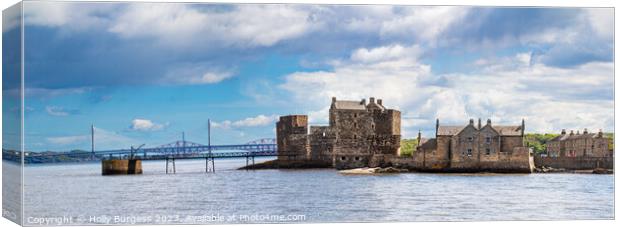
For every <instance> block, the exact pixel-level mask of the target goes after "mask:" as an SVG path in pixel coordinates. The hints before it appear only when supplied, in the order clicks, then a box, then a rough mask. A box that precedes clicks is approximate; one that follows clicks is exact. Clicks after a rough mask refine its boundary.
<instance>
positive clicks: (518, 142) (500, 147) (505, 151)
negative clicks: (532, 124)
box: [414, 119, 533, 172]
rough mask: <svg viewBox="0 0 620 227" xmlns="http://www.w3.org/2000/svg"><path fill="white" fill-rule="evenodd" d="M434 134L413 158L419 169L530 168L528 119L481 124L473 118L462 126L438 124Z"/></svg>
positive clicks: (488, 121)
mask: <svg viewBox="0 0 620 227" xmlns="http://www.w3.org/2000/svg"><path fill="white" fill-rule="evenodd" d="M435 131H436V133H435V138H434V139H429V140H426V141H423V140H422V139H421V138H420V136H418V139H419V140H420V142H421V143H420V145H419V146H418V148H417V152H415V155H414V159H415V160H416V161H417V162H421V163H420V164H418V166H420V169H426V170H450V171H498V172H501V171H505V172H531V168H532V166H533V164H532V161H531V158H530V157H531V155H530V152H531V150H530V149H529V148H527V147H526V146H525V145H524V131H525V122H524V121H522V122H521V125H510V126H502V125H492V124H491V120H487V123H486V124H485V125H482V124H481V121H480V119H478V125H475V124H474V120H473V119H470V120H469V124H467V125H463V126H443V125H439V120H437V124H436V127H435Z"/></svg>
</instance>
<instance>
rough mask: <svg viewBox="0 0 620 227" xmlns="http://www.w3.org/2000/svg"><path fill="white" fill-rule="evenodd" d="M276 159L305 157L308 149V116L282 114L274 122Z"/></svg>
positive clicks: (284, 159) (285, 159) (301, 158)
mask: <svg viewBox="0 0 620 227" xmlns="http://www.w3.org/2000/svg"><path fill="white" fill-rule="evenodd" d="M276 142H277V145H278V160H280V161H287V160H303V159H307V158H308V155H309V151H310V149H309V148H310V146H309V140H308V116H306V115H290V116H282V117H280V120H279V121H278V122H277V123H276Z"/></svg>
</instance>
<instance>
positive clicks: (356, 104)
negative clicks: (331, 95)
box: [334, 101, 366, 110]
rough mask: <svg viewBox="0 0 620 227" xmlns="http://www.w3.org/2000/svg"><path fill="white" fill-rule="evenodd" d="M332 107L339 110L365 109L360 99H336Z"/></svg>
mask: <svg viewBox="0 0 620 227" xmlns="http://www.w3.org/2000/svg"><path fill="white" fill-rule="evenodd" d="M334 107H335V108H336V109H339V110H366V106H365V105H364V103H362V102H360V101H336V102H334Z"/></svg>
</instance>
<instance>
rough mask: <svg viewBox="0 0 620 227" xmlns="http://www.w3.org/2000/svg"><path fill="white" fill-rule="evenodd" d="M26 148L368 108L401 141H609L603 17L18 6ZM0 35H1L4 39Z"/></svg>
mask: <svg viewBox="0 0 620 227" xmlns="http://www.w3.org/2000/svg"><path fill="white" fill-rule="evenodd" d="M24 14H25V17H24V22H25V44H26V49H25V67H26V71H25V79H26V84H25V87H26V102H25V106H26V107H25V112H26V125H25V130H26V149H27V150H35V151H41V150H70V149H89V147H90V145H89V135H88V133H89V130H90V125H91V124H94V125H95V127H96V132H97V133H96V134H97V138H98V140H97V144H96V147H97V148H98V149H114V148H127V147H129V146H130V145H139V144H142V143H146V144H147V146H157V145H161V144H164V143H167V142H172V141H174V140H177V139H179V138H180V136H181V133H182V132H185V133H186V137H187V139H188V140H190V141H194V142H198V143H206V141H207V137H206V132H207V119H209V118H210V119H211V120H212V121H213V122H214V123H213V137H212V141H213V143H215V144H231V143H245V142H248V141H252V140H255V139H259V138H265V137H269V138H273V137H275V132H274V124H275V121H276V120H277V117H278V116H280V115H287V114H309V115H310V119H311V122H312V123H313V124H326V123H327V108H328V105H329V102H330V100H331V98H330V97H332V96H337V97H338V98H339V99H354V100H360V99H362V98H366V99H367V98H368V97H371V96H373V97H377V98H382V99H383V100H384V104H385V105H386V106H388V107H390V108H397V109H400V110H401V111H402V115H403V121H402V127H403V136H404V137H414V136H415V134H416V133H417V131H418V130H422V131H423V134H424V135H425V136H431V135H432V134H433V133H434V132H433V129H434V122H435V119H436V118H439V119H440V121H441V123H442V124H444V123H445V124H465V123H467V122H468V119H469V118H479V117H480V118H483V119H487V118H491V119H492V120H493V122H494V123H497V124H518V123H520V120H521V119H522V118H524V119H525V120H526V127H527V131H528V132H557V131H559V130H561V129H562V128H567V129H574V130H577V129H581V130H583V128H586V127H587V128H589V129H590V130H591V131H592V130H593V129H594V130H598V129H603V130H605V131H612V130H613V121H614V120H613V70H614V66H613V9H611V8H596V9H594V8H493V7H419V6H372V5H358V6H344V5H342V6H339V5H277V4H272V5H252V4H245V5H228V4H174V3H92V2H91V3H71V2H53V3H46V2H26V3H24ZM14 29H15V27H13V28H11V27H8V28H6V27H5V29H4V31H3V32H4V33H5V34H6V33H8V32H11V31H12V30H14Z"/></svg>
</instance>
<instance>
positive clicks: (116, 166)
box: [101, 159, 142, 175]
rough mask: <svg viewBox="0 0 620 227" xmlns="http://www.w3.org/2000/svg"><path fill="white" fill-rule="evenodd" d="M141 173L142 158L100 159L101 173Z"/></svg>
mask: <svg viewBox="0 0 620 227" xmlns="http://www.w3.org/2000/svg"><path fill="white" fill-rule="evenodd" d="M127 174H142V160H137V159H131V160H101V175H127Z"/></svg>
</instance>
